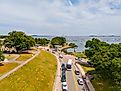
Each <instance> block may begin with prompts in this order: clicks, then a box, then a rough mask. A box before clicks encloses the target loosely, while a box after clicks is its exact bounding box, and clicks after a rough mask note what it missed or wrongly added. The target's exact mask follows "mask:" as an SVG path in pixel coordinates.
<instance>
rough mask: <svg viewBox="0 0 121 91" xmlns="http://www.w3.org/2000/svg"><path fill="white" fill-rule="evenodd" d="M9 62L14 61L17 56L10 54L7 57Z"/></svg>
mask: <svg viewBox="0 0 121 91" xmlns="http://www.w3.org/2000/svg"><path fill="white" fill-rule="evenodd" d="M5 57H6V58H7V59H8V60H11V59H14V58H15V57H16V55H15V54H8V55H7V56H5Z"/></svg>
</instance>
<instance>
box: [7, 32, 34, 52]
mask: <svg viewBox="0 0 121 91" xmlns="http://www.w3.org/2000/svg"><path fill="white" fill-rule="evenodd" d="M34 45H35V40H34V39H33V38H32V37H31V36H27V35H26V34H25V33H24V32H17V31H12V32H9V33H8V37H7V38H6V39H5V46H6V47H9V48H12V47H14V48H15V49H16V51H17V53H18V52H19V51H22V50H26V49H29V48H30V47H33V46H34Z"/></svg>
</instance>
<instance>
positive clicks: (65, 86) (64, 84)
mask: <svg viewBox="0 0 121 91" xmlns="http://www.w3.org/2000/svg"><path fill="white" fill-rule="evenodd" d="M67 90H68V88H67V83H66V82H63V83H62V91H67Z"/></svg>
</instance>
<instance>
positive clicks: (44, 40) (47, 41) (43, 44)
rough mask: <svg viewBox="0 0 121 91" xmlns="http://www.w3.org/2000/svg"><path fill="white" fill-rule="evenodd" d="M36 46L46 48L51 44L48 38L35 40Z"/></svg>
mask: <svg viewBox="0 0 121 91" xmlns="http://www.w3.org/2000/svg"><path fill="white" fill-rule="evenodd" d="M35 42H36V44H40V45H41V46H46V45H48V44H49V42H50V40H48V39H46V38H35Z"/></svg>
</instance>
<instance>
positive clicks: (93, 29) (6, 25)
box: [0, 0, 121, 35]
mask: <svg viewBox="0 0 121 91" xmlns="http://www.w3.org/2000/svg"><path fill="white" fill-rule="evenodd" d="M116 1H117V2H116ZM120 4H121V2H120V0H36V1H35V0H1V1H0V19H1V20H0V31H1V33H7V32H8V31H9V30H11V29H21V30H23V31H26V32H27V33H42V34H47V33H48V34H61V35H63V34H65V35H79V34H85V35H87V34H90V33H99V32H100V33H106V34H108V33H112V32H114V28H116V29H117V30H116V31H115V33H116V32H119V29H120V28H121V27H120V25H119V24H120V23H121V9H120V7H119V6H120ZM114 21H115V24H114V23H113V22H114ZM105 22H106V24H105ZM105 25H106V26H105ZM97 26H98V27H97ZM105 30H108V31H107V32H105ZM109 30H110V31H109ZM117 34H118V33H117Z"/></svg>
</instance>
